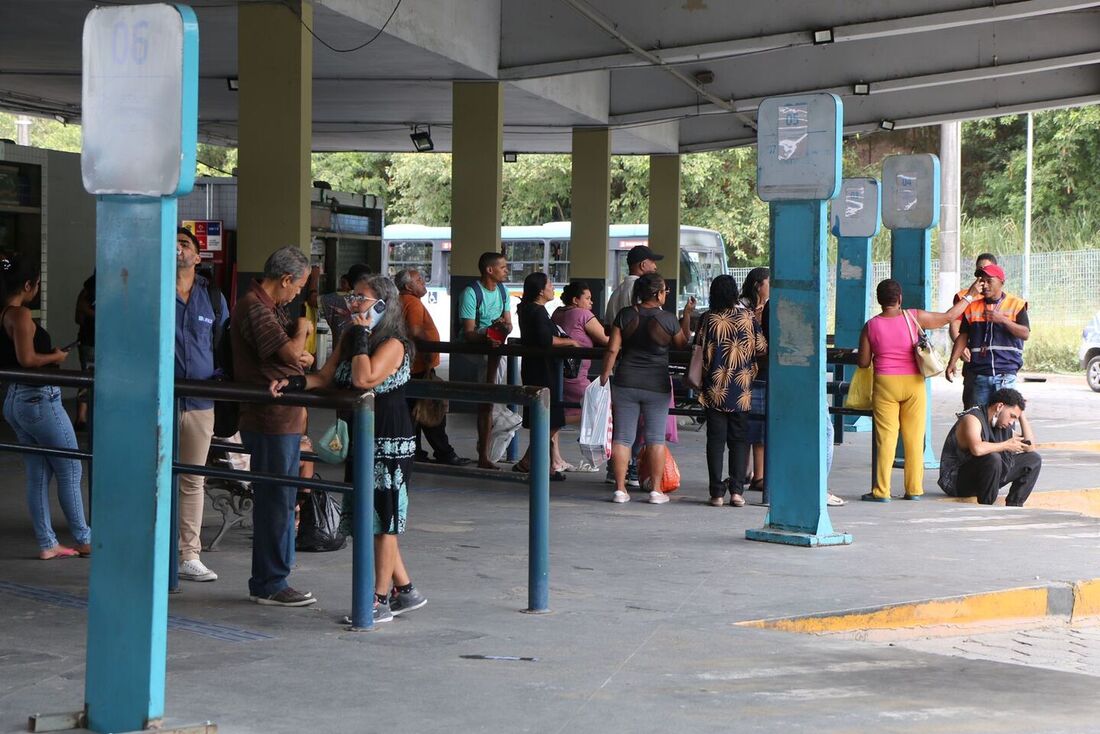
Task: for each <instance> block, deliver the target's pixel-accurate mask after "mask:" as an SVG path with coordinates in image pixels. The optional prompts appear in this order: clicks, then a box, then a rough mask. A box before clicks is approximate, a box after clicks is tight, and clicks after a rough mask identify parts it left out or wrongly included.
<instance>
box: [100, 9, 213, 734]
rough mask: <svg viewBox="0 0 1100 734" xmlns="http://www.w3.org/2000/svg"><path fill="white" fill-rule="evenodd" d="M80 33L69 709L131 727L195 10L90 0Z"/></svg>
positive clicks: (160, 682)
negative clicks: (91, 200)
mask: <svg viewBox="0 0 1100 734" xmlns="http://www.w3.org/2000/svg"><path fill="white" fill-rule="evenodd" d="M83 39H84V44H83V85H82V89H83V94H82V99H81V107H82V109H83V111H84V119H83V122H84V130H83V134H84V138H83V147H82V151H81V174H82V177H83V183H84V188H85V189H86V190H87V191H88V192H89V193H92V194H95V195H96V197H97V199H96V273H97V281H96V283H97V290H96V316H97V318H96V351H97V354H96V357H97V360H96V385H95V397H94V408H95V409H94V413H93V414H94V422H95V431H94V437H93V439H92V451H93V453H94V454H95V457H96V461H95V465H94V467H93V469H92V479H91V483H92V490H93V491H92V509H93V517H94V518H95V525H94V527H93V532H92V564H91V572H90V574H89V579H88V648H87V669H86V673H85V691H84V693H85V699H84V700H85V706H84V708H85V713H86V718H87V722H86V727H87V728H88V729H91V730H92V731H95V732H110V731H135V730H140V729H147V728H159V727H160V724H161V720H162V718H163V716H164V679H165V658H166V648H167V627H168V563H169V554H170V551H169V534H170V533H169V525H170V519H171V495H172V488H173V484H172V457H173V451H174V435H175V428H176V427H175V420H174V400H173V384H172V383H173V376H174V371H175V365H174V361H175V360H174V351H175V339H174V336H175V297H174V294H175V270H176V268H175V260H176V257H175V255H176V248H175V232H176V222H177V218H176V197H177V196H180V195H183V194H186V193H188V192H189V191H191V188H192V185H193V183H194V175H195V141H196V128H197V113H196V107H197V97H198V23H197V21H196V18H195V14H194V12H193V11H192V10H191V9H190V8H188V7H187V6H183V5H178V6H172V5H163V4H159V5H125V6H118V7H110V8H96V9H94V10H92V11H91V12H90V13H89V14H88V16H87V19H86V20H85V25H84V35H83ZM171 560H172V562H173V563H174V562H175V559H174V558H173V559H171Z"/></svg>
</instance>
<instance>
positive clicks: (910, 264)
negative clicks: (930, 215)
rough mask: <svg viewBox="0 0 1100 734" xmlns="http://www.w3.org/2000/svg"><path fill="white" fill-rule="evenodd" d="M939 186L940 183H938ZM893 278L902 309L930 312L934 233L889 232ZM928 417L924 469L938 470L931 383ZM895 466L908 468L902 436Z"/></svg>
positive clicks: (928, 382) (927, 383) (929, 385)
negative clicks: (899, 289)
mask: <svg viewBox="0 0 1100 734" xmlns="http://www.w3.org/2000/svg"><path fill="white" fill-rule="evenodd" d="M937 185H938V179H937ZM890 247H891V252H890V277H891V278H893V279H894V280H896V281H898V282H899V283H901V292H902V305H903V306H904V307H905V308H919V309H921V310H923V311H927V310H929V309H930V308H931V306H932V230H931V229H930V228H929V229H895V230H891V232H890ZM924 389H925V391H926V392H927V401H926V405H927V413H926V416H925V419H924V426H925V429H924V467H925V468H926V469H939V468H940V462H939V459H938V458H936V452H935V450H934V449H933V448H932V381H931V380H930V379H929V380H925V381H924ZM895 457H896V458H895V459H894V466H895V467H901V466H904V465H905V457H904V455H903V451H902V446H901V439H900V435H899V438H898V446H897V453H896V454H895Z"/></svg>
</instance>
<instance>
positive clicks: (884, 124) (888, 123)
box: [878, 120, 894, 130]
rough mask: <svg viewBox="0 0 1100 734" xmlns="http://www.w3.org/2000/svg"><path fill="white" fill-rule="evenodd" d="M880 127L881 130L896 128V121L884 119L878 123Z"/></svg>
mask: <svg viewBox="0 0 1100 734" xmlns="http://www.w3.org/2000/svg"><path fill="white" fill-rule="evenodd" d="M878 129H879V130H893V129H894V121H893V120H882V121H881V122H879V124H878Z"/></svg>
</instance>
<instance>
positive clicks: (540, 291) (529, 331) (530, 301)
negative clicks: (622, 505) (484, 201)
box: [512, 273, 580, 482]
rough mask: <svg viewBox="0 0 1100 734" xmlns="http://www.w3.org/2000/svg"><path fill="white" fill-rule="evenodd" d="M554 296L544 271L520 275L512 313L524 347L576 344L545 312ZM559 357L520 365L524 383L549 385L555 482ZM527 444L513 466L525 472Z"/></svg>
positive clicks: (558, 478)
mask: <svg viewBox="0 0 1100 734" xmlns="http://www.w3.org/2000/svg"><path fill="white" fill-rule="evenodd" d="M552 300H554V285H553V284H552V283H551V282H550V279H549V278H548V277H546V273H531V274H530V275H528V276H527V277H526V278H524V279H523V297H522V298H521V299H520V302H519V306H518V307H517V308H516V313H517V314H518V316H519V331H520V338H519V341H520V344H522V345H523V346H525V347H541V348H544V349H545V348H547V347H577V346H580V345H579V344H578V343H577V342H576V341H574V340H573V339H569V338H567V337H564V336H560V334H561V330H560V329H558V327H557V326H556V325H555V324H554V322H553V321H551V320H550V314H549V313H547V312H546V304H547V303H549V302H550V301H552ZM561 367H562V365H561V360H560V359H553V358H551V357H524V358H523V363H522V364H521V366H520V379H521V380H522V382H523V384H524V385H535V386H538V387H548V388H550V467H551V470H550V479H551V480H553V481H555V482H564V481H565V474H563V473H562V472H560V471H554V470H553V467H554V463H555V461H557V462H558V463H559V465H560V463H562V462H561V454H560V453H559V452H558V431H559V430H561V427H562V426H564V425H565V409H564V408H563V407H562V404H561V401H562V397H561V396H562V386H563V381H562V374H561ZM530 413H531V411H530V409H529V408H524V410H523V427H524V428H530V427H531V415H530ZM530 459H531V447H530V446H528V447H527V453H525V454H524V455H523V458H522V459H520V460H519V461H518V462H517V463H516V465H515V466H514V467H512V468H513V469H514V470H515V471H518V472H528V471H530V470H531V461H530Z"/></svg>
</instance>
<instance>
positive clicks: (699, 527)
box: [0, 378, 1100, 734]
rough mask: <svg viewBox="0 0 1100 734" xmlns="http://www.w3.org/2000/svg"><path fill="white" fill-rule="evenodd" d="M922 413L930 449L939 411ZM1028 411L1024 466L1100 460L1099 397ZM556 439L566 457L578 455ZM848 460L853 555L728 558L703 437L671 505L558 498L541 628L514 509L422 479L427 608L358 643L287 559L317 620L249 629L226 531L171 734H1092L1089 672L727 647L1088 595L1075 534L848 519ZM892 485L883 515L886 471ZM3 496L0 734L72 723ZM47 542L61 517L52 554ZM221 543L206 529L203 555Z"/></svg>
mask: <svg viewBox="0 0 1100 734" xmlns="http://www.w3.org/2000/svg"><path fill="white" fill-rule="evenodd" d="M935 389H936V392H935V395H936V405H937V408H936V415H935V419H934V423H935V424H936V428H935V433H934V435H935V439H936V443H937V445H938V444H939V443H941V442H942V440H943V432H944V430H945V425H946V424H947V423H948V422H949V420H950V412H951V410H952V409H954V406H955V405H956V404H957V402H958V390H957V388H956V387H953V386H949V385H946V383H943V382H942V381H939V382H937V384H936V388H935ZM1024 389H1025V394H1027V395H1028V396H1029V397H1030V398H1031V399H1032V401H1033V402H1032V405H1031V407H1030V408H1029V410H1028V413H1029V414H1031V415H1032V416H1033V420H1034V421H1035V423H1036V428H1037V431H1038V432H1039V434H1040V435H1039V440H1040V441H1051V440H1058V441H1068V440H1082V439H1086V438H1095V437H1097V436H1098V435H1100V431H1098V429H1100V411H1098V410H1097V407H1098V406H1100V395H1098V394H1093V393H1091V392H1090V391H1089V390H1088V389H1087V387H1085V385H1084V380H1083V379H1080V378H1073V379H1069V378H1056V379H1054V380H1053V381H1051V382H1048V383H1046V384H1028V385H1026V386H1025V387H1024ZM456 422H457V423H458V425H457V426H456V427H455V430H454V435H455V437H456V443H457V444H458V445H460V446H468V445H471V442H472V438H471V437H472V432H471V426H470V425H469V423H468V421H466V420H464V419H462V418H459V419H457V421H456ZM315 425H318V426H323V425H324V420H322V419H318V420H316V421H315ZM563 436H564V442H565V444H564V445H566V446H568V445H569V442H570V441H571V440H572V438H573V437H574V436H575V434H568V433H566V434H563ZM846 438H847V440H846V442H845V444H844V445H843V446H840V447H837V458H836V466H835V469H834V473H833V476H832V477H831V480H830V484H831V486H832V488H833V490H834V491H835V492H837V493H838V494H840V495H841V496H843V497H845V498H846V499H848V500H850V502H849V504H848V505H847V506H846V507H842V508H837V509H835V510H834V511H833V512H832V514H831V516H832V518H833V522H834V525H835V526H836V527H837V529H839V530H843V531H848V532H851V533H852V534H853V536H854V538H855V542H854V543H853V545H851V546H848V547H839V548H822V549H813V550H810V549H800V548H790V547H782V546H775V545H770V544H762V543H753V542H749V541H746V540H745V539H744V532H745V530H746V529H748V528H752V527H759V526H761V525H762V524H763V521H764V513H765V509H764V508H762V507H759V506H748V507H745V508H741V509H734V508H729V507H723V508H711V507H708V506H706V505H705V504H704V500H705V497H706V486H705V480H704V474H703V472H704V468H703V467H704V459H703V445H702V444H703V440H702V439H703V437H702V435H701V434H696V433H691V432H687V431H685V432H683V433H682V434H681V444H680V446H679V447H677V448H676V449H675V451H676V455H677V458H678V460H679V463H680V467H681V470H682V472H683V473H684V476H685V486H684V487H683V489H681V490H680V491H679V492H677V493H676V494H675V495H674V496H673V501H672V502H671V503H669V504H668V505H664V506H658V507H654V506H649V505H646V504H642V503H639V502H632V503H630V504H628V505H622V506H620V505H613V504H611V503H610V502H608V501H607V499H608V495H609V492H608V487H607V486H606V485H604V484H603V477H602V475H572V476H570V479H569V481H568V482H566V483H564V484H561V485H554V486H553V488H552V491H553V501H552V505H551V512H552V521H551V522H552V546H551V548H552V555H551V607H552V609H553V613H551V614H548V615H544V616H530V615H525V614H521V613H520V611H519V610H521V609H522V608H523V607H524V606H525V602H526V578H527V575H526V545H527V503H526V497H525V489H524V487H522V486H521V485H513V484H486V483H484V482H475V481H470V480H462V479H454V478H444V477H439V476H434V475H421V476H420V477H418V478H417V479H416V484H415V490H414V492H413V496H412V500H411V508H410V530H409V532H408V534H407V535H406V536H404V537H403V538H402V548H403V552H404V553H405V555H406V559H407V562H408V565H409V568H410V570H411V572H412V575H413V578H414V581H415V582H416V584H417V586H418V587H419V588H420V589H421V590H422V591H423V592H424V593H425V594H426V595H427V596H428V597H429V599H430V602H429V604H428V606H426V607H425V608H423V609H421V610H418V611H416V612H410V613H409V614H408V615H406V616H404V617H401V618H399V619H397V620H396V621H395V622H393V623H392V624H387V625H383V626H381V627H380V628H378V629H377V630H375V631H372V632H369V633H349V632H347V631H346V630H345V629H344V628H343V627H342V626H341V625H339V624H337V620H338V619H339V618H340V617H341V616H342V615H343V614H345V613H347V611H348V609H349V605H350V597H351V594H350V571H351V553H350V549H345V550H343V551H340V552H337V553H327V554H299V556H298V568H297V569H296V571H295V573H294V575H293V576H292V583H293V584H294V585H295V586H296V587H297V588H299V589H303V590H305V589H309V590H312V591H313V593H314V594H315V595H316V596H317V597H318V598H319V600H320V601H319V603H318V604H317V605H315V606H313V607H309V608H306V609H301V610H284V609H272V608H268V607H259V606H256V605H254V604H251V603H249V602H248V601H247V592H246V583H245V582H246V580H247V577H248V567H249V552H248V549H249V547H250V546H249V542H250V539H249V534H248V531H247V530H234V531H232V532H231V533H230V534H229V535H228V536H227V538H226V540H225V541H223V544H222V550H221V551H219V552H216V553H206V554H204V561H205V562H206V563H207V564H208V565H209V566H211V567H212V568H213V569H214V570H216V571H217V572H218V573H219V574H220V575H221V578H220V580H219V581H217V582H215V583H208V584H195V583H186V582H185V583H184V588H183V593H182V594H180V595H177V596H173V597H172V599H171V603H170V612H171V614H172V615H173V617H174V620H173V622H172V625H173V626H172V631H171V632H170V633H169V661H168V692H167V711H166V713H167V720H168V723H169V724H172V723H177V724H183V723H193V722H198V721H204V720H208V719H209V720H213V721H215V722H216V723H217V724H218V725H219V727H220V730H221V731H223V732H249V733H253V732H255V733H259V732H265V733H267V732H305V731H318V732H379V731H388V730H404V731H416V732H448V733H453V732H667V731H669V730H670V729H673V728H676V729H678V730H680V731H687V732H710V731H715V732H719V731H721V732H728V731H738V732H742V731H743V732H779V731H783V732H803V731H805V732H810V731H812V732H815V733H820V732H838V733H839V732H906V733H909V732H945V731H950V732H1051V733H1053V732H1073V733H1074V734H1077V733H1080V732H1091V731H1100V723H1098V719H1097V716H1096V715H1097V712H1098V710H1100V709H1098V708H1097V704H1096V699H1095V690H1096V685H1097V680H1096V678H1095V677H1094V675H1092V674H1089V673H1088V671H1090V670H1093V668H1090V667H1086V668H1084V669H1083V670H1084V671H1085V672H1082V670H1081V669H1075V670H1074V671H1073V672H1071V671H1070V670H1067V669H1063V670H1059V669H1053V668H1057V667H1058V666H1053V667H1051V666H1047V667H1036V666H1032V665H1028V664H1026V663H1020V662H1012V661H1005V660H993V659H981V658H979V657H977V656H972V657H970V658H968V657H960V656H957V655H956V654H953V653H952V651H951V649H949V648H948V647H946V646H940V647H937V646H935V645H931V646H927V649H916V648H917V647H919V646H915V645H909V646H904V645H888V644H871V643H867V642H860V641H858V640H853V639H839V638H835V637H819V636H812V635H797V634H790V633H783V632H774V631H768V630H758V629H747V628H739V627H734V626H732V623H733V622H736V621H741V620H747V619H754V618H761V617H775V616H787V615H793V614H802V613H810V612H822V611H830V610H841V609H848V608H856V607H867V606H873V605H877V604H883V603H890V602H900V601H907V600H914V599H924V598H930V597H938V596H948V595H955V594H964V593H970V592H975V591H989V590H996V589H1003V588H1009V587H1014V586H1025V585H1035V584H1040V583H1045V582H1048V581H1072V580H1077V579H1085V578H1093V577H1096V576H1100V553H1098V552H1097V547H1096V546H1097V544H1096V540H1097V538H1100V520H1097V519H1094V518H1088V517H1084V516H1080V515H1076V514H1072V513H1066V512H1057V511H1052V510H1034V509H1028V508H1023V509H1016V508H1004V507H978V506H973V505H964V504H958V503H954V502H946V501H937V500H936V499H935V497H936V495H938V490H936V489H935V487H934V483H935V472H929V474H928V476H927V477H926V488H927V490H928V492H929V499H928V500H926V501H925V502H921V503H906V502H894V503H892V504H889V505H877V504H870V503H861V502H858V501H852V500H856V499H857V498H858V496H859V494H861V493H862V492H864V491H866V490H867V486H866V485H867V478H868V467H867V465H866V462H867V457H868V456H869V435H868V434H848V435H847V437H846ZM568 452H569V449H568V448H567V453H568ZM1098 469H1100V456H1097V455H1095V454H1093V455H1073V454H1057V455H1056V454H1051V455H1049V456H1048V457H1047V459H1046V465H1045V468H1044V473H1043V476H1042V478H1041V479H1040V485H1039V491H1043V490H1051V489H1073V488H1085V487H1093V486H1097V485H1100V481H1098V479H1097V477H1098V476H1100V474H1098V471H1097V470H1098ZM323 473H324V472H323ZM329 473H331V474H332V475H333V476H335V472H329ZM896 481H897V482H898V485H899V486H898V489H899V491H900V472H898V475H897V480H896ZM22 482H23V475H22V469H21V466H20V464H19V460H18V459H17V458H15V457H12V456H0V486H2V487H3V489H4V490H5V491H3V492H0V507H2V508H3V509H2V511H0V600H2V602H0V630H3V631H2V632H0V731H4V732H7V731H20V730H22V728H23V727H24V726H25V721H26V716H27V715H28V714H30V713H34V712H39V711H41V712H55V711H66V710H75V709H79V708H80V707H81V706H82V701H83V697H82V694H83V675H84V667H83V647H84V641H85V628H84V614H83V611H82V610H81V609H80V603H81V599H82V598H83V596H84V595H85V593H86V574H87V565H88V562H87V561H85V560H66V561H57V562H52V563H48V564H47V563H40V562H38V561H36V560H32V556H33V553H34V550H35V548H34V542H33V537H32V535H31V531H30V524H29V521H28V519H27V516H26V510H25V504H24V501H23V497H22ZM755 498H756V495H752V494H750V495H749V499H750V501H751V500H753V499H755ZM60 518H61V515H60V513H59V512H58V511H56V510H55V524H56V525H57V527H58V529H59V531H61V530H63V521H62V520H60ZM214 521H215V516H214V515H213V513H212V512H211V513H210V514H208V516H207V522H208V523H209V524H210V525H209V526H208V527H207V531H208V532H209V533H210V534H211V535H212V533H213V530H214V528H213V525H212V524H213V523H214ZM59 535H60V536H61V537H62V539H66V538H67V536H66V535H65V534H64V533H63V532H61V533H59ZM227 628H229V629H227ZM470 655H472V656H477V655H486V656H517V657H533V658H536V659H537V660H535V661H510V660H478V659H469V658H466V657H463V656H470ZM1067 667H1068V666H1067Z"/></svg>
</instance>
